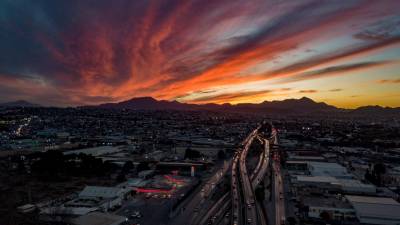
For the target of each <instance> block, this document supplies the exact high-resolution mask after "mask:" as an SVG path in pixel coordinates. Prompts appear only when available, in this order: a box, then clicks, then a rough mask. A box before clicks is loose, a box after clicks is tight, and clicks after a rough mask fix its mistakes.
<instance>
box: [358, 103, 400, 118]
mask: <svg viewBox="0 0 400 225" xmlns="http://www.w3.org/2000/svg"><path fill="white" fill-rule="evenodd" d="M350 113H351V114H356V115H371V116H373V115H380V116H397V117H399V116H400V107H397V108H391V107H382V106H378V105H375V106H362V107H359V108H357V109H354V110H352V111H351V112H350Z"/></svg>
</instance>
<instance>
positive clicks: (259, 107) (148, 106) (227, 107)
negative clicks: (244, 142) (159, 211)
mask: <svg viewBox="0 0 400 225" xmlns="http://www.w3.org/2000/svg"><path fill="white" fill-rule="evenodd" d="M0 107H40V105H38V104H33V103H30V102H27V101H23V100H20V101H15V102H8V103H2V104H1V103H0ZM81 107H83V108H104V109H132V110H182V111H188V110H208V111H219V112H240V113H265V114H279V115H281V114H282V115H288V114H291V115H306V114H313V115H315V114H320V115H324V114H334V113H345V114H349V115H356V116H375V115H376V116H380V117H382V116H383V117H385V116H388V117H393V116H394V117H399V116H400V107H397V108H390V107H381V106H362V107H359V108H356V109H343V108H338V107H335V106H332V105H328V104H326V103H324V102H315V101H314V100H312V99H310V98H307V97H303V98H300V99H285V100H282V101H264V102H262V103H241V104H236V105H232V104H229V103H226V104H222V105H218V104H212V103H210V104H202V105H199V104H190V103H181V102H177V101H166V100H156V99H154V98H152V97H139V98H132V99H130V100H127V101H121V102H117V103H105V104H100V105H88V106H81Z"/></svg>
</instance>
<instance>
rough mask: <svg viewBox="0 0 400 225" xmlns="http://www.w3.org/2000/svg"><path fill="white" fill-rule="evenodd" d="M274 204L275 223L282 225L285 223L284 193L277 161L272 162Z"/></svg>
mask: <svg viewBox="0 0 400 225" xmlns="http://www.w3.org/2000/svg"><path fill="white" fill-rule="evenodd" d="M273 165H274V173H275V182H274V202H275V203H274V205H275V224H276V225H283V224H285V218H286V217H285V195H284V191H283V180H282V174H281V170H280V164H279V162H274V163H273Z"/></svg>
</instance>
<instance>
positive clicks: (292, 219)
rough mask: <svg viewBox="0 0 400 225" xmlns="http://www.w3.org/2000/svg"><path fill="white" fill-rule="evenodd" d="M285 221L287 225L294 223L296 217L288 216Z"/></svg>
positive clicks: (293, 224)
mask: <svg viewBox="0 0 400 225" xmlns="http://www.w3.org/2000/svg"><path fill="white" fill-rule="evenodd" d="M287 222H288V224H289V225H295V224H296V219H295V218H294V217H292V216H291V217H289V218H287Z"/></svg>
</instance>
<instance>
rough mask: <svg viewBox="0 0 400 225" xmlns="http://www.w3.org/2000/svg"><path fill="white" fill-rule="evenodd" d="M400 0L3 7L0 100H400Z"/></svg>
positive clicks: (350, 104) (355, 103) (350, 103)
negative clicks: (399, 9)
mask: <svg viewBox="0 0 400 225" xmlns="http://www.w3.org/2000/svg"><path fill="white" fill-rule="evenodd" d="M399 7H400V3H399V2H398V1H346V2H344V1H343V2H342V1H341V2H339V1H326V2H323V1H296V2H289V1H251V2H249V1H222V0H221V1H212V2H204V1H186V2H182V1H168V2H166V1H165V2H164V1H151V2H145V1H135V2H132V1H126V0H120V1H115V2H114V1H113V3H112V4H109V2H107V1H96V2H95V3H94V2H74V1H57V2H31V1H26V2H23V1H3V2H1V3H0V12H1V13H0V14H1V16H0V51H1V52H2V53H3V54H1V56H0V96H1V98H2V102H6V101H15V100H20V99H24V100H27V101H30V102H34V103H38V104H41V105H44V106H77V105H88V104H101V103H106V102H118V101H123V100H128V99H131V98H134V97H141V96H151V97H154V98H156V99H160V100H161V99H163V100H170V101H173V100H177V101H179V102H186V103H196V104H204V103H218V104H222V103H232V104H237V103H244V102H246V103H260V102H263V101H271V100H282V99H289V98H301V97H303V96H306V97H309V98H311V99H313V100H315V101H317V102H326V103H327V104H330V105H334V106H337V107H342V108H356V107H359V106H364V105H381V106H390V107H399V106H400V101H399V99H400V92H399V85H400V74H399V73H398V71H399V69H400V29H399V27H400V26H399V24H400V17H399V16H398V15H397V11H398V8H399Z"/></svg>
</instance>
